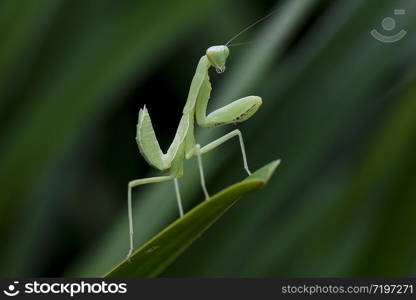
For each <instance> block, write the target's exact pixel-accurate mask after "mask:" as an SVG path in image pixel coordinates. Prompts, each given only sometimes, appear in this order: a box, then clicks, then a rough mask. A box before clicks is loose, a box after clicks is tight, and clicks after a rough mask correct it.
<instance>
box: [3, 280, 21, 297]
mask: <svg viewBox="0 0 416 300" xmlns="http://www.w3.org/2000/svg"><path fill="white" fill-rule="evenodd" d="M18 284H19V281H14V282H13V284H10V285H9V286H8V289H7V290H4V291H3V293H4V294H6V295H7V296H9V297H14V296H16V295H18V294H19V293H20V291H19V290H17V289H16V285H18Z"/></svg>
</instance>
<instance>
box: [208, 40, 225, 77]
mask: <svg viewBox="0 0 416 300" xmlns="http://www.w3.org/2000/svg"><path fill="white" fill-rule="evenodd" d="M229 54H230V50H229V49H228V47H227V46H224V45H223V46H212V47H209V48H208V49H207V52H206V55H207V57H208V60H209V62H210V63H211V65H213V66H214V68H215V70H216V71H217V73H223V72H224V71H225V61H226V60H227V57H228V55H229Z"/></svg>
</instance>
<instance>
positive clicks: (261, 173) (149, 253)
mask: <svg viewBox="0 0 416 300" xmlns="http://www.w3.org/2000/svg"><path fill="white" fill-rule="evenodd" d="M279 163H280V160H276V161H272V162H271V163H269V164H267V165H265V166H264V167H262V168H261V169H259V170H257V171H256V172H255V173H253V174H251V175H250V176H248V177H247V178H246V179H244V180H243V181H241V182H239V183H236V184H234V185H232V186H230V187H228V188H226V189H224V190H222V191H221V192H219V193H217V194H216V195H214V196H212V197H211V198H209V199H208V200H206V201H204V202H202V203H201V204H199V205H198V206H196V207H195V208H194V209H192V210H191V211H189V212H188V213H187V214H186V215H184V216H183V217H182V218H180V219H178V220H177V221H175V222H174V223H172V224H171V225H169V226H168V227H166V228H165V229H164V230H162V231H161V232H160V233H159V234H158V235H156V236H155V237H154V238H152V239H151V240H150V241H148V242H147V243H146V244H144V245H143V246H142V247H141V248H139V249H138V250H136V251H135V252H134V253H133V255H132V256H131V258H130V261H127V260H124V261H123V262H121V263H120V264H119V265H118V266H116V267H115V268H114V269H113V270H111V271H110V272H109V273H108V274H106V275H105V277H155V276H157V275H158V274H160V273H161V272H162V271H163V270H164V269H165V268H166V267H167V266H168V265H170V264H171V263H172V262H173V261H174V260H175V259H176V258H177V257H178V256H179V255H180V254H181V253H182V252H184V251H185V250H186V249H187V248H188V247H189V246H190V245H191V244H192V243H193V242H194V241H195V240H196V239H197V238H198V237H200V236H201V235H202V234H203V233H204V232H205V231H206V230H207V229H208V228H209V227H210V226H211V225H212V224H214V223H215V222H216V221H217V220H218V219H219V218H220V217H221V216H222V215H223V214H224V213H225V212H226V211H227V210H228V209H229V208H230V207H231V206H233V205H234V204H235V203H236V202H237V201H238V200H239V199H240V198H241V197H242V196H244V195H246V194H248V193H251V192H254V191H256V190H258V189H260V188H261V187H263V186H264V185H265V184H266V183H267V181H268V180H269V179H270V177H271V176H272V174H273V173H274V171H275V169H276V167H277V166H278V165H279Z"/></svg>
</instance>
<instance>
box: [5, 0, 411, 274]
mask: <svg viewBox="0 0 416 300" xmlns="http://www.w3.org/2000/svg"><path fill="white" fill-rule="evenodd" d="M274 9H276V13H275V14H274V15H273V16H271V17H270V18H269V19H268V20H266V21H264V22H263V23H261V24H260V25H258V26H256V27H254V28H253V29H252V30H250V31H249V32H247V33H246V34H244V35H243V36H241V37H240V39H239V41H238V42H245V41H255V43H253V44H248V45H246V46H241V47H234V48H231V53H230V58H229V59H228V62H227V63H228V65H227V72H225V73H224V74H222V75H216V74H212V81H213V95H212V100H211V102H210V109H213V108H215V107H218V106H222V105H224V104H225V103H228V102H230V101H231V100H233V99H236V98H239V97H242V96H245V95H247V94H253V95H259V96H261V97H262V98H263V101H264V104H263V107H262V108H261V109H260V110H259V112H258V113H257V114H256V115H255V116H253V118H251V119H250V120H249V121H247V122H245V123H244V124H241V125H239V128H240V129H241V130H242V132H243V135H244V138H245V142H246V148H247V155H248V160H249V164H250V165H251V167H252V168H253V169H256V168H257V167H259V166H261V165H263V164H264V163H266V162H268V161H270V160H272V159H275V158H282V160H283V162H282V165H281V167H280V169H279V173H278V174H277V176H276V177H275V178H273V180H272V181H271V182H270V184H269V186H268V188H267V189H266V190H263V191H261V192H259V193H257V194H255V195H253V196H251V198H252V199H247V200H248V201H244V202H242V203H239V204H238V205H237V206H235V207H234V208H233V209H232V210H231V211H230V212H229V214H227V215H226V216H225V217H224V218H223V219H222V220H221V221H220V222H218V223H217V224H216V225H215V226H214V227H213V228H211V229H210V230H209V231H208V232H207V233H206V234H205V235H204V237H202V238H201V239H200V240H199V241H197V242H196V243H195V244H194V245H193V246H192V247H191V248H190V249H189V250H188V251H187V252H185V253H184V254H182V256H181V257H180V258H179V259H178V260H177V261H176V262H175V263H174V264H173V265H171V266H170V267H169V268H168V269H167V270H166V271H165V272H164V273H163V274H162V275H163V276H181V277H186V276H190V277H191V276H195V277H205V276H209V277H226V276H232V277H256V276H259V277H265V276H286V277H289V276H412V275H413V276H414V274H416V242H415V240H414V238H413V232H414V231H415V229H416V221H415V220H416V218H415V217H414V216H415V215H416V206H415V204H414V203H415V202H414V200H415V194H416V193H415V187H416V184H415V183H416V176H415V175H414V173H413V170H414V169H415V159H414V158H413V155H412V154H413V153H414V152H415V150H416V114H414V111H415V109H416V107H415V103H416V102H415V101H416V91H415V84H416V70H415V60H416V59H415V58H416V57H415V53H416V35H415V32H414V31H415V30H416V29H415V28H416V26H415V25H416V24H415V23H416V21H415V20H416V18H415V16H416V3H415V2H414V1H413V0H395V1H393V0H387V1H365V0H351V1H341V0H337V1H327V0H291V1H288V0H287V1H284V0H281V1H277V2H274V1H266V0H262V1H237V0H228V1H219V0H218V1H217V0H212V1H203V2H196V1H190V0H175V1H156V2H155V1H146V0H144V1H137V0H126V1H114V0H102V1H94V0H83V1H81V0H75V1H73V0H72V1H69V0H61V1H56V0H54V1H51V0H41V1H25V0H21V1H14V0H3V1H1V2H0V24H1V26H0V32H1V34H0V100H1V102H0V103H1V105H0V117H1V118H0V136H1V139H0V234H1V239H2V243H1V244H0V274H1V275H2V276H65V275H71V276H98V275H101V274H103V273H105V272H106V271H108V270H109V269H110V268H111V267H112V266H113V265H114V264H115V263H117V262H118V261H119V260H120V259H122V258H123V256H124V255H125V253H126V251H127V248H128V231H127V208H126V195H125V193H126V184H127V182H128V180H131V179H134V178H141V177H148V176H149V175H151V174H156V172H154V171H153V170H151V168H150V167H148V166H147V165H146V163H145V162H144V160H143V159H142V158H141V157H140V155H139V152H138V150H137V146H136V144H135V141H134V136H135V123H136V121H137V120H136V118H137V112H138V109H139V108H140V107H142V106H143V105H144V104H146V105H147V106H148V108H149V111H150V113H151V114H152V118H153V120H154V123H155V130H156V133H157V135H158V137H159V139H160V141H161V144H163V145H166V146H167V145H168V144H169V143H170V141H171V139H172V136H173V134H174V132H175V129H176V126H177V123H178V121H179V118H180V115H181V112H182V108H183V105H184V102H185V99H186V95H187V91H188V88H189V84H190V80H191V78H192V76H193V73H194V71H195V67H196V63H197V61H198V59H199V57H200V56H201V55H203V54H204V51H205V49H206V48H208V47H209V46H212V45H216V44H222V43H225V41H227V40H228V39H229V38H230V37H231V36H233V35H234V34H235V33H237V32H238V31H240V30H241V29H242V28H244V27H245V26H247V25H248V24H250V23H252V22H253V21H255V20H256V19H258V18H260V17H261V16H264V15H266V14H267V13H269V12H270V11H272V10H274ZM394 9H405V11H406V14H405V15H400V16H397V15H394ZM386 17H393V18H394V19H395V21H396V28H395V29H394V31H392V32H393V33H396V32H397V31H399V30H400V29H404V30H406V31H407V32H408V33H407V35H406V36H405V37H404V38H403V39H401V40H400V41H397V42H396V43H389V44H386V43H382V42H380V41H377V40H376V39H374V38H373V37H372V36H371V35H370V31H371V30H373V29H377V30H379V31H380V32H381V33H383V34H385V35H387V34H393V33H392V32H387V31H386V30H384V29H383V28H382V25H381V22H382V21H383V19H384V18H386ZM383 30H384V31H383ZM232 129H233V128H232V127H227V128H216V129H197V136H198V141H200V143H201V144H206V143H207V142H209V141H211V140H213V139H214V138H216V137H219V136H220V135H221V134H222V133H225V132H226V131H231V130H232ZM240 160H241V158H240V155H239V148H238V145H237V143H233V142H229V143H228V144H225V145H223V146H222V147H221V148H220V149H218V150H216V151H212V152H210V153H209V154H207V155H206V156H205V157H204V162H205V165H206V166H207V180H208V188H209V190H212V191H213V192H215V191H218V190H220V189H221V188H224V187H226V186H228V185H229V184H232V183H234V182H236V181H239V180H241V179H242V178H244V170H243V169H242V167H241V161H240ZM180 185H181V188H182V192H183V198H184V200H185V207H186V209H190V208H191V207H193V206H194V205H195V204H196V203H199V202H200V201H201V199H203V197H202V191H201V190H200V186H199V183H198V176H197V168H196V165H195V162H194V161H189V162H187V163H186V165H185V176H184V177H183V178H182V179H181V180H180ZM176 213H177V212H176V209H175V196H174V193H173V187H172V185H171V184H169V183H166V184H160V185H155V186H148V187H144V188H140V189H138V190H137V191H136V192H135V201H134V214H135V220H136V224H135V228H136V232H137V241H136V243H137V245H136V246H140V245H141V244H143V243H144V242H145V241H147V240H148V239H149V238H151V237H152V236H154V235H155V234H156V233H157V232H159V231H160V230H161V229H162V228H163V227H165V226H166V225H168V224H169V223H171V222H172V221H173V220H174V219H175V218H176V217H177V216H176Z"/></svg>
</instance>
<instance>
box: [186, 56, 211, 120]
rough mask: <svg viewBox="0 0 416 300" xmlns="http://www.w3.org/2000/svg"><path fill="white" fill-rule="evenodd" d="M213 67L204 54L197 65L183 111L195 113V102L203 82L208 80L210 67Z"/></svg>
mask: <svg viewBox="0 0 416 300" xmlns="http://www.w3.org/2000/svg"><path fill="white" fill-rule="evenodd" d="M210 67H211V63H210V62H209V61H208V58H207V56H206V55H204V56H202V57H201V58H200V59H199V62H198V66H197V67H196V72H195V75H194V77H193V78H192V82H191V87H190V89H189V93H188V99H187V100H186V104H185V107H184V108H183V113H184V114H187V113H193V112H194V110H195V103H196V100H197V98H198V94H199V92H200V89H201V86H202V84H203V83H204V82H205V81H206V80H207V77H208V69H209V68H210Z"/></svg>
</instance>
